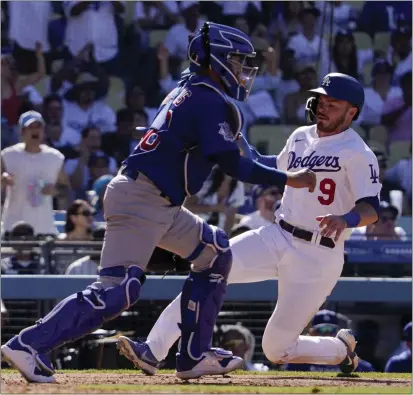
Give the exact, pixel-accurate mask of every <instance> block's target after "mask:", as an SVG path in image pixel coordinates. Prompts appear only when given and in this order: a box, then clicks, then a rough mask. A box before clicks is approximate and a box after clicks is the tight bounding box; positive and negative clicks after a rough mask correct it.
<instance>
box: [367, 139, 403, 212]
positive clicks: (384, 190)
mask: <svg viewBox="0 0 413 395" xmlns="http://www.w3.org/2000/svg"><path fill="white" fill-rule="evenodd" d="M370 148H371V150H372V151H373V152H374V154H375V155H376V158H377V162H378V164H379V181H380V182H381V184H382V187H381V191H380V201H382V202H387V203H393V202H392V197H391V196H390V192H391V191H394V190H400V186H399V185H398V183H396V182H391V181H390V180H387V179H385V174H386V170H387V155H386V153H385V152H383V151H382V150H381V149H380V148H377V147H374V146H372V147H370ZM393 205H395V204H393Z"/></svg>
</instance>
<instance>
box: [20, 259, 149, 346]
mask: <svg viewBox="0 0 413 395" xmlns="http://www.w3.org/2000/svg"><path fill="white" fill-rule="evenodd" d="M142 278H144V275H143V271H142V269H140V268H138V267H137V266H130V267H129V268H128V270H127V273H126V276H125V278H124V279H123V281H122V283H121V284H120V285H117V286H114V287H111V288H106V289H102V288H97V287H94V286H89V287H87V288H86V289H85V290H84V291H82V292H78V293H77V294H73V295H71V296H69V297H67V298H66V299H64V300H62V301H61V302H60V303H59V304H57V305H56V306H55V308H54V309H53V310H52V311H51V312H50V313H49V314H48V315H46V316H45V317H44V318H42V319H40V320H39V321H37V323H36V325H34V326H32V327H29V328H27V329H24V330H23V331H22V332H21V333H20V341H21V342H22V344H23V345H25V346H27V347H29V348H31V349H32V350H35V351H37V352H39V353H47V352H49V351H51V350H53V349H54V348H56V347H59V346H61V345H63V344H65V343H67V342H69V341H74V340H77V339H79V338H81V337H83V336H84V335H86V334H88V333H91V332H93V331H95V330H96V329H99V328H100V327H101V326H102V325H103V324H104V323H105V322H106V321H110V320H111V319H113V318H115V317H117V316H119V315H120V314H121V313H122V312H123V311H125V310H127V309H128V308H129V307H130V306H132V305H134V304H135V303H136V302H137V301H138V299H139V294H140V289H141V281H142V280H141V279H142Z"/></svg>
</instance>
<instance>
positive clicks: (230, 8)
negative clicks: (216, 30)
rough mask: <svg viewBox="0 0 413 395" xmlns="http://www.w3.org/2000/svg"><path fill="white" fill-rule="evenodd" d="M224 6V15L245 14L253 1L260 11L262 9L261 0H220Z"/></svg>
mask: <svg viewBox="0 0 413 395" xmlns="http://www.w3.org/2000/svg"><path fill="white" fill-rule="evenodd" d="M217 3H218V4H219V5H220V6H221V7H222V14H223V15H228V16H230V15H244V14H245V13H246V12H247V7H248V4H249V3H252V4H253V5H254V6H255V7H256V8H257V10H258V11H261V10H262V6H261V1H218V2H217Z"/></svg>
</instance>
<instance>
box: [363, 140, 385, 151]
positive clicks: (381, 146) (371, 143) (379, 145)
mask: <svg viewBox="0 0 413 395" xmlns="http://www.w3.org/2000/svg"><path fill="white" fill-rule="evenodd" d="M366 143H367V145H368V146H369V147H370V148H375V149H377V150H379V151H381V152H387V148H386V145H385V144H383V143H380V142H379V141H375V140H368V141H367V142H366Z"/></svg>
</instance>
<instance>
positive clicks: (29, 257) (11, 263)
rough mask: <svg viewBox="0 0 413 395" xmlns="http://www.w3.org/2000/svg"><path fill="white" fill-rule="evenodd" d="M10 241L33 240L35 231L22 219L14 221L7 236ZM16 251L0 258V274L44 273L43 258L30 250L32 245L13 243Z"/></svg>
mask: <svg viewBox="0 0 413 395" xmlns="http://www.w3.org/2000/svg"><path fill="white" fill-rule="evenodd" d="M7 239H8V240H10V241H33V240H35V232H34V229H33V227H32V226H30V225H29V224H28V223H26V222H24V221H19V222H16V223H15V224H14V225H13V227H12V229H11V231H10V233H9V235H8V237H7ZM13 249H14V250H15V251H16V253H15V254H13V255H11V256H8V257H5V258H2V260H1V274H39V273H42V272H43V273H44V272H45V268H44V267H43V260H42V259H41V257H40V255H39V254H37V253H35V252H33V251H32V247H24V246H19V245H15V246H14V248H13Z"/></svg>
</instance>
